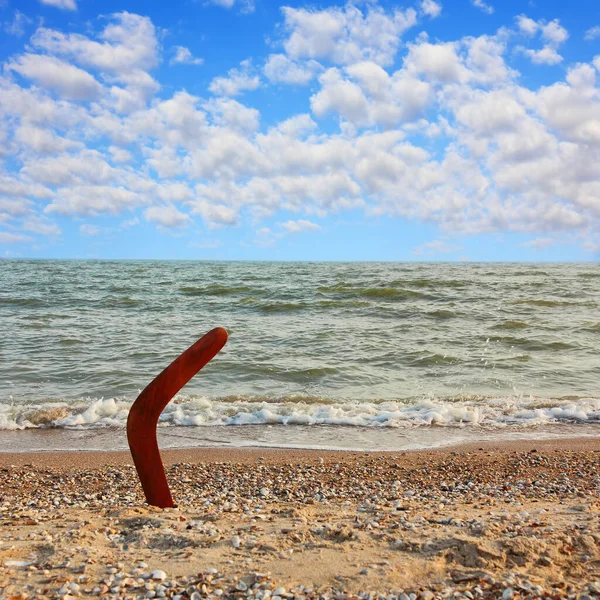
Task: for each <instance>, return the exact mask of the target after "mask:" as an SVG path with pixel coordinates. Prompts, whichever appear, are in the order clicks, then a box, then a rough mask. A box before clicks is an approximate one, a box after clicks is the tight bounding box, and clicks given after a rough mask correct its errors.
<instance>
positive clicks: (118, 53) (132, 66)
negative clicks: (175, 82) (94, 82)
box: [31, 12, 159, 77]
mask: <svg viewBox="0 0 600 600" xmlns="http://www.w3.org/2000/svg"><path fill="white" fill-rule="evenodd" d="M98 37H99V38H100V40H102V41H100V42H97V41H95V40H92V39H90V38H88V37H87V36H84V35H81V34H76V33H71V34H64V33H62V32H60V31H57V30H54V29H46V28H44V27H40V28H39V29H38V30H37V31H36V32H35V34H34V35H33V37H32V38H31V43H32V44H33V46H34V47H36V48H41V49H43V50H45V51H46V52H49V53H52V54H56V55H62V56H66V57H69V58H71V59H72V60H73V61H75V62H76V63H77V64H79V65H82V66H85V67H92V68H95V69H100V70H102V71H105V72H106V73H107V74H113V75H114V76H117V77H119V76H131V75H132V74H135V73H136V72H137V71H138V70H142V71H145V70H148V69H151V68H153V67H155V66H156V65H157V64H158V50H159V44H158V40H157V38H156V30H155V27H154V25H153V24H152V21H151V20H150V19H149V18H148V17H142V16H140V15H134V14H131V13H128V12H122V13H117V14H114V15H112V16H111V22H110V23H109V24H108V25H107V26H106V27H105V28H104V30H103V31H102V32H101V33H100V34H99V36H98Z"/></svg>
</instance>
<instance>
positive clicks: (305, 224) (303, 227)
mask: <svg viewBox="0 0 600 600" xmlns="http://www.w3.org/2000/svg"><path fill="white" fill-rule="evenodd" d="M281 226H282V227H283V228H284V229H285V230H287V231H288V232H290V233H300V232H301V231H318V230H319V229H321V226H320V225H317V223H313V222H312V221H307V220H306V219H298V220H297V221H286V222H285V223H282V224H281Z"/></svg>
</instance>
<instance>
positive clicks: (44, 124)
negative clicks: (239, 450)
mask: <svg viewBox="0 0 600 600" xmlns="http://www.w3.org/2000/svg"><path fill="white" fill-rule="evenodd" d="M0 60H1V61H2V70H1V71H0V257H38V258H170V259H275V260H501V261H502V260H524V261H531V260H534V261H537V260H552V261H556V260H598V258H599V257H600V168H599V167H598V165H599V164H600V151H599V150H600V87H599V82H600V4H599V3H598V2H597V1H596V0H576V1H573V2H569V3H565V2H558V1H555V0H544V1H542V0H538V1H535V2H534V1H530V2H524V1H503V2H500V1H499V0H489V2H488V1H484V0H416V1H409V2H405V3H398V2H392V1H388V0H381V1H380V2H375V1H372V2H367V1H357V2H348V3H344V2H321V3H319V4H310V3H306V2H298V1H294V2H286V3H279V2H274V1H272V0H268V1H267V0H198V1H195V2H194V1H179V0H174V1H172V2H168V3H165V2H159V1H158V0H153V1H145V2H123V1H115V0H109V1H103V2H101V3H100V2H95V1H92V0H18V2H17V1H15V0H0Z"/></svg>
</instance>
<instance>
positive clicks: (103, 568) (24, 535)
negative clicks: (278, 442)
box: [0, 438, 600, 600]
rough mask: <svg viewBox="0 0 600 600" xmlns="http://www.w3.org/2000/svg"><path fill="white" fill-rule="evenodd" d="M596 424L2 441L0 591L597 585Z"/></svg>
mask: <svg viewBox="0 0 600 600" xmlns="http://www.w3.org/2000/svg"><path fill="white" fill-rule="evenodd" d="M599 459H600V439H596V438H580V439H570V440H545V441H539V440H537V441H535V442H525V441H519V442H502V443H477V444H471V445H466V446H460V447H455V448H444V449H440V450H433V451H407V452H401V453H366V452H327V451H317V450H315V451H300V450H272V449H269V450H266V449H230V448H218V449H206V448H202V449H185V450H169V451H165V452H164V461H165V465H166V468H167V477H168V479H169V481H170V482H171V486H172V490H173V495H174V497H175V499H176V501H177V502H178V507H177V508H176V509H166V510H160V509H157V508H153V507H148V506H146V505H145V504H144V499H143V495H142V492H141V488H140V485H139V483H138V480H137V477H136V473H135V470H134V468H133V467H132V462H131V458H130V456H129V455H128V453H125V452H105V453H94V452H54V453H42V452H40V453H30V454H0V598H11V597H15V598H57V597H62V598H65V600H69V597H86V596H95V597H99V596H100V597H106V598H108V597H113V598H156V597H158V598H161V597H167V598H179V599H184V598H194V599H199V598H205V597H214V598H219V597H236V598H240V597H252V598H257V599H259V600H260V599H263V600H267V599H268V598H274V599H275V600H277V598H279V599H284V598H317V597H323V598H330V599H332V600H346V599H350V598H355V597H356V598H359V597H360V598H378V597H379V595H383V596H385V597H386V598H389V597H390V596H393V597H394V598H398V599H399V600H407V599H412V600H415V599H417V598H423V599H428V600H432V599H433V598H451V597H464V598H483V597H486V598H487V597H489V598H504V599H505V600H509V599H510V598H527V597H532V598H534V597H535V598H538V597H546V598H562V597H572V598H578V597H579V598H582V599H583V598H585V597H586V596H588V597H595V596H597V595H599V594H600V477H599V475H598V460H599Z"/></svg>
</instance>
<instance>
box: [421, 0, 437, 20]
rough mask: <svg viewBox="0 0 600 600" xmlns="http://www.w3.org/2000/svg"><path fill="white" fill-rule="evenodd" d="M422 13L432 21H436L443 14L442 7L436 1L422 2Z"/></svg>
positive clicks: (427, 0) (424, 0) (426, 0)
mask: <svg viewBox="0 0 600 600" xmlns="http://www.w3.org/2000/svg"><path fill="white" fill-rule="evenodd" d="M421 12H422V13H423V14H425V15H427V16H428V17H431V18H432V19H435V18H436V17H438V16H439V15H440V13H441V12H442V5H441V4H440V3H439V2H435V0H422V2H421Z"/></svg>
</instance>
